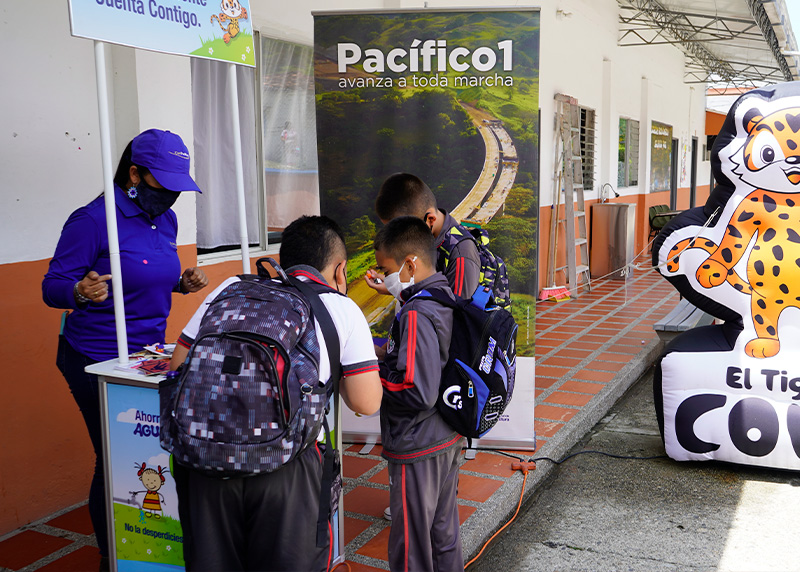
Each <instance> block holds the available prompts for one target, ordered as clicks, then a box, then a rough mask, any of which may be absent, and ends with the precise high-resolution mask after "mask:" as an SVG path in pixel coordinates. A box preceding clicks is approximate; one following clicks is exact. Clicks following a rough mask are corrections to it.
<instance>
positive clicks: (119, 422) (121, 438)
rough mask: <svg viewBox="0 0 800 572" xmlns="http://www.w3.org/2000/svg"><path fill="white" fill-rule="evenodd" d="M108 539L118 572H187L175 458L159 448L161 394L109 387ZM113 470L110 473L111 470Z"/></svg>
mask: <svg viewBox="0 0 800 572" xmlns="http://www.w3.org/2000/svg"><path fill="white" fill-rule="evenodd" d="M103 385H104V386H105V387H106V396H107V397H106V404H107V416H106V418H107V421H108V432H107V447H106V451H107V455H108V457H109V459H108V461H109V462H107V463H106V470H107V471H108V472H109V474H108V475H106V486H107V487H108V485H109V484H110V485H111V486H110V490H107V498H108V500H107V502H110V504H111V507H110V508H111V512H112V513H113V519H110V520H111V524H110V526H109V528H110V531H109V532H110V533H111V532H113V534H109V539H110V541H111V543H112V544H113V546H114V549H113V550H114V552H112V556H115V562H116V566H117V570H118V571H119V572H127V571H131V572H133V571H137V572H141V571H144V570H146V571H174V570H183V566H184V563H183V532H182V530H181V525H180V521H179V519H178V496H177V492H176V490H175V481H174V479H173V477H172V472H171V470H170V468H171V467H170V456H169V454H168V453H167V452H166V451H164V450H163V449H162V448H161V445H160V444H159V430H160V417H159V415H160V413H159V402H158V391H156V390H154V388H150V387H139V386H134V385H123V384H119V383H106V384H103ZM109 468H110V470H109Z"/></svg>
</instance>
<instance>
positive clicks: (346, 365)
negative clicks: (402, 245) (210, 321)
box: [178, 266, 378, 383]
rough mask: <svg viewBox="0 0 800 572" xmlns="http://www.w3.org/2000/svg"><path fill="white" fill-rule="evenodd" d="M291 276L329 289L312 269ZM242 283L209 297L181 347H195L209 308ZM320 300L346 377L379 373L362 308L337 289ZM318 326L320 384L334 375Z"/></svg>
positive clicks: (181, 340) (292, 270) (300, 268)
mask: <svg viewBox="0 0 800 572" xmlns="http://www.w3.org/2000/svg"><path fill="white" fill-rule="evenodd" d="M289 273H290V274H291V275H293V276H295V277H296V278H298V279H300V280H302V281H304V282H309V281H314V282H317V283H319V284H324V285H325V286H328V284H327V283H326V282H325V280H324V279H323V278H322V276H321V275H320V274H319V273H318V272H317V271H316V270H314V269H313V268H311V267H308V266H296V267H293V268H290V269H289ZM238 281H239V277H238V276H232V277H231V278H228V279H227V280H225V281H224V282H223V283H222V284H220V285H219V286H218V287H217V288H216V289H215V290H214V291H213V292H211V293H210V294H209V295H208V296H206V299H205V300H204V301H203V303H202V304H200V307H199V308H197V311H196V312H195V313H194V315H193V316H192V318H191V319H190V320H189V323H188V324H186V327H185V328H184V329H183V332H182V333H181V335H180V337H179V338H178V343H179V344H181V345H182V346H184V347H187V348H188V347H191V345H192V343H194V340H195V338H196V337H197V332H198V331H199V330H200V322H201V320H202V319H203V315H204V314H205V313H206V310H207V309H208V306H209V305H210V304H211V302H213V301H214V299H215V298H216V297H217V296H219V294H220V292H222V291H223V290H224V289H225V288H226V287H227V286H229V285H230V284H233V283H234V282H238ZM328 288H330V286H328ZM320 300H322V303H323V304H325V308H326V309H327V310H328V313H329V314H330V316H331V320H333V325H334V326H335V327H336V332H337V334H338V335H339V356H340V362H341V364H342V374H343V375H344V376H345V377H347V376H349V375H356V374H359V373H364V372H368V371H378V358H377V357H375V347H374V345H373V342H372V334H371V332H370V330H369V325H368V324H367V320H366V318H364V314H363V313H362V312H361V308H359V307H358V305H357V304H356V303H355V302H353V301H352V300H351V299H350V298H348V297H346V296H342V295H341V294H339V292H337V291H336V290H334V289H333V288H331V289H330V292H324V293H322V294H320ZM314 327H315V328H316V331H317V341H318V342H319V347H320V356H321V357H320V364H319V376H320V381H321V382H322V383H325V382H327V381H328V378H330V376H331V367H330V360H329V359H327V356H328V349H327V346H326V345H325V337H324V336H323V335H322V328H320V325H319V322H317V319H316V318H314Z"/></svg>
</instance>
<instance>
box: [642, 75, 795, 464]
mask: <svg viewBox="0 0 800 572" xmlns="http://www.w3.org/2000/svg"><path fill="white" fill-rule="evenodd" d="M711 161H712V169H713V173H714V179H715V181H716V186H715V187H714V190H713V191H712V193H711V194H710V196H709V199H708V201H707V202H706V204H705V206H703V207H697V208H694V209H691V210H688V211H686V212H684V213H682V214H681V215H679V216H678V217H676V218H675V219H673V220H672V221H671V222H670V223H669V224H668V225H667V226H666V227H665V228H664V230H663V231H662V232H661V234H659V236H658V237H657V238H656V240H655V243H654V245H653V264H654V266H655V267H656V269H657V270H658V271H659V272H660V273H661V274H662V275H663V276H664V277H665V278H666V279H667V280H669V281H670V282H671V283H672V284H673V285H674V286H675V287H676V288H677V289H678V290H679V291H680V293H681V295H682V297H684V298H686V299H687V300H689V301H690V302H691V303H693V304H694V305H695V306H697V307H699V308H701V309H702V310H704V311H706V312H707V313H709V314H711V315H712V316H715V317H716V318H717V324H715V325H711V326H706V327H702V328H695V329H693V330H690V331H688V332H685V333H684V334H682V335H680V336H678V337H677V338H675V339H674V340H673V341H672V342H671V343H670V344H669V345H668V346H667V348H666V350H665V351H664V354H663V355H662V356H661V358H660V360H659V362H658V363H657V368H656V374H655V387H654V397H655V401H656V413H657V415H658V417H659V424H660V426H661V429H662V435H663V438H664V442H665V447H666V451H667V453H668V455H669V456H670V457H672V458H673V459H676V460H710V459H714V460H722V461H729V462H734V463H741V464H748V465H758V466H764V467H775V468H782V469H792V470H800V367H798V363H800V359H798V358H800V82H793V83H786V84H781V85H778V86H772V87H764V88H760V89H756V90H753V91H750V92H748V93H746V94H745V95H743V96H742V97H740V98H739V99H738V100H737V101H736V102H735V103H734V104H733V106H732V107H731V109H730V111H729V113H728V116H727V118H726V120H725V123H724V125H723V127H722V129H721V131H720V133H719V135H718V136H717V138H716V142H715V144H714V147H713V151H712V156H711Z"/></svg>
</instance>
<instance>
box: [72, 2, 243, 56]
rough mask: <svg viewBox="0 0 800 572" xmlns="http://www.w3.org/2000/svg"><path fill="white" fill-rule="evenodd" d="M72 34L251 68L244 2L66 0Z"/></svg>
mask: <svg viewBox="0 0 800 572" xmlns="http://www.w3.org/2000/svg"><path fill="white" fill-rule="evenodd" d="M69 12H70V22H71V27H72V35H73V36H78V37H81V38H88V39H90V40H99V41H102V42H109V43H112V44H121V45H123V46H130V47H133V48H142V49H145V50H152V51H156V52H163V53H167V54H177V55H182V56H192V57H198V58H206V59H212V60H221V61H226V62H230V63H234V64H239V65H245V66H251V67H252V66H255V49H254V45H253V21H252V16H251V14H250V2H249V0H222V2H218V1H217V0H178V1H175V0H171V1H170V0H70V3H69Z"/></svg>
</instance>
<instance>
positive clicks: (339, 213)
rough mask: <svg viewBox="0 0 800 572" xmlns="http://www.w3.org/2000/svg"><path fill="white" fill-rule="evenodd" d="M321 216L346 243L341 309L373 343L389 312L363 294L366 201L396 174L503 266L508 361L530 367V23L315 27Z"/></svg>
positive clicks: (495, 14) (402, 21)
mask: <svg viewBox="0 0 800 572" xmlns="http://www.w3.org/2000/svg"><path fill="white" fill-rule="evenodd" d="M314 59H315V61H314V74H315V84H316V105H317V129H318V149H319V179H320V203H321V211H322V212H323V213H325V214H327V215H329V216H331V217H332V218H334V219H335V220H336V221H337V222H338V223H339V224H340V225H341V226H342V228H343V229H344V230H345V234H346V237H347V246H348V251H349V254H350V262H349V265H348V281H349V295H350V297H351V298H353V299H354V300H355V301H356V302H357V303H358V304H359V306H360V307H361V308H362V310H363V311H364V314H365V315H366V316H367V320H368V321H369V323H370V325H371V327H372V328H373V333H374V334H375V336H376V337H385V336H386V334H387V331H388V328H389V326H390V324H391V319H392V317H393V316H394V307H395V305H394V300H393V299H392V298H391V297H390V296H383V295H380V294H377V293H375V292H374V291H373V290H372V289H371V288H369V286H367V284H366V283H365V281H364V278H363V277H364V275H365V273H366V271H367V270H368V269H370V268H372V267H374V265H375V258H374V254H373V248H372V241H373V239H374V236H375V233H376V231H377V230H378V228H380V226H381V223H380V220H379V219H378V217H377V215H376V214H375V197H376V195H377V193H378V190H379V188H380V186H381V183H382V182H383V181H384V180H385V179H386V178H387V177H388V176H389V175H391V174H393V173H397V172H408V173H413V174H415V175H417V176H418V177H420V178H421V179H422V180H423V181H425V182H426V183H427V185H428V186H429V187H430V188H431V190H432V191H433V193H434V195H435V196H436V200H437V203H438V207H439V208H441V209H444V210H446V211H447V212H448V213H449V214H451V215H452V216H453V217H454V218H455V219H456V220H458V221H460V222H461V223H462V224H463V225H464V226H466V227H468V228H480V229H483V230H486V231H487V232H488V234H489V237H490V238H489V240H490V242H489V248H490V249H491V251H492V252H493V253H494V254H496V255H498V256H500V257H501V258H502V259H503V260H504V261H505V264H506V266H507V270H508V276H509V282H510V290H511V300H512V302H511V311H512V313H513V315H514V318H515V319H516V320H517V323H518V324H519V325H520V330H519V336H518V355H523V356H524V355H529V356H532V355H533V350H534V327H533V320H534V317H535V316H534V315H535V301H536V291H537V270H538V268H537V264H536V260H537V252H536V249H537V240H536V238H537V223H538V220H537V219H538V216H537V214H538V195H539V173H538V164H537V157H538V145H539V141H538V132H539V125H538V122H539V118H538V108H539V83H538V78H539V13H538V11H521V10H520V11H510V10H509V11H476V12H458V11H448V12H425V13H422V14H420V13H402V12H401V13H380V14H367V13H348V14H341V13H337V14H316V15H315V54H314Z"/></svg>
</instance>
